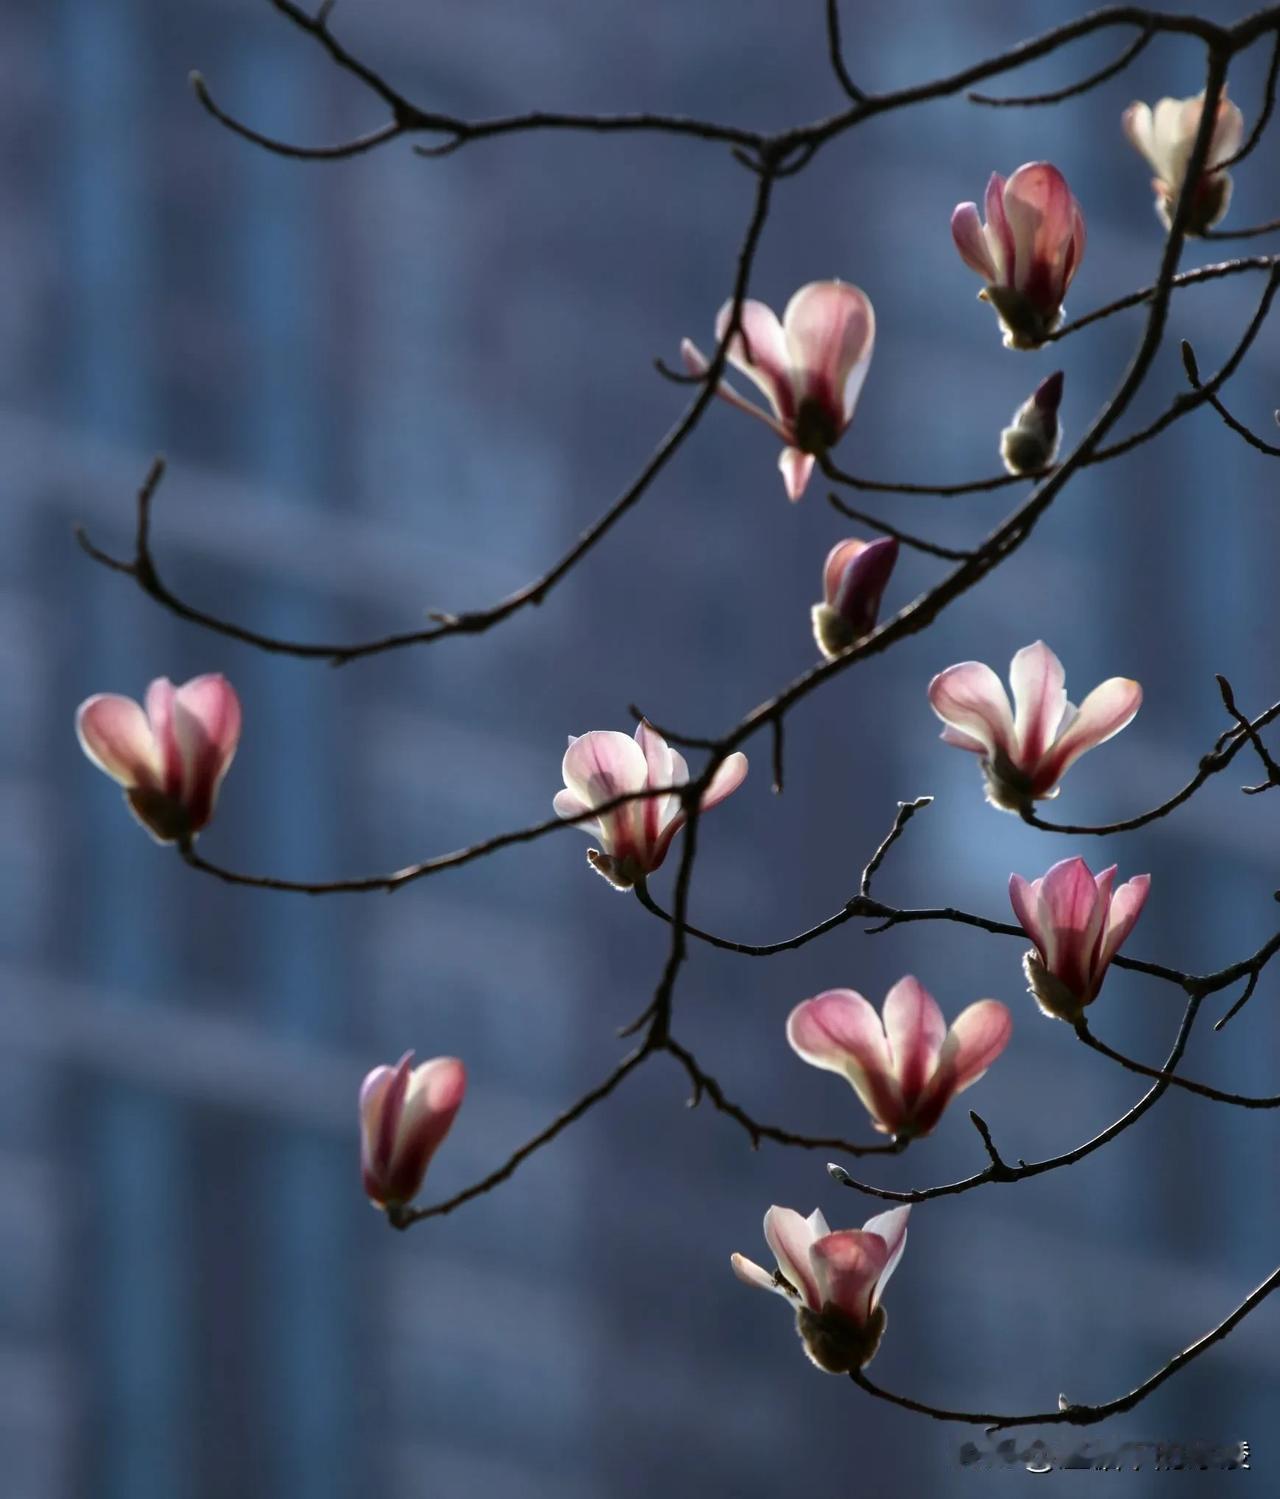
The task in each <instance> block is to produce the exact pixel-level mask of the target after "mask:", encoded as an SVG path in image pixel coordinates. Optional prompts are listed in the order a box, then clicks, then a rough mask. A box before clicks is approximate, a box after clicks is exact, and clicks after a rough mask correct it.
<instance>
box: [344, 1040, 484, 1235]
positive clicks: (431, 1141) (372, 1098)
mask: <svg viewBox="0 0 1280 1499" xmlns="http://www.w3.org/2000/svg"><path fill="white" fill-rule="evenodd" d="M466 1091H467V1070H466V1068H465V1067H464V1066H463V1065H462V1063H461V1062H460V1061H458V1059H457V1057H435V1058H433V1059H432V1060H431V1061H430V1062H423V1063H422V1064H421V1066H419V1067H415V1066H414V1065H413V1053H412V1052H411V1051H407V1052H405V1054H404V1056H402V1057H401V1058H400V1060H399V1062H398V1063H397V1064H396V1065H395V1066H394V1067H375V1068H374V1069H373V1071H372V1072H371V1073H370V1074H369V1075H368V1077H366V1078H365V1080H364V1083H363V1085H362V1086H361V1088H360V1171H361V1175H362V1177H363V1179H364V1189H365V1192H366V1193H367V1194H368V1196H369V1200H370V1201H371V1202H372V1203H373V1204H374V1206H375V1207H380V1208H390V1209H392V1210H393V1211H394V1210H395V1209H397V1208H402V1207H404V1206H405V1205H406V1204H407V1203H410V1202H412V1201H413V1199H414V1198H415V1197H416V1196H417V1195H418V1192H419V1191H420V1190H421V1187H422V1179H423V1177H424V1176H425V1175H426V1174H427V1167H428V1166H429V1165H430V1164H431V1157H432V1156H433V1155H435V1153H436V1151H437V1150H438V1149H439V1147H440V1144H441V1142H442V1141H443V1140H444V1137H445V1136H446V1135H447V1134H448V1133H449V1127H450V1125H452V1123H453V1118H454V1115H455V1114H456V1113H457V1112H458V1110H459V1109H460V1108H461V1107H462V1099H463V1095H464V1094H465V1093H466Z"/></svg>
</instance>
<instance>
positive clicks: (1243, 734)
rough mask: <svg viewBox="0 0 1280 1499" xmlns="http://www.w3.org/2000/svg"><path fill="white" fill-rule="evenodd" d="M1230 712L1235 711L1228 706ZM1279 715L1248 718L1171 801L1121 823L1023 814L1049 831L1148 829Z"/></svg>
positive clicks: (1279, 708) (1099, 833)
mask: <svg viewBox="0 0 1280 1499" xmlns="http://www.w3.org/2000/svg"><path fill="white" fill-rule="evenodd" d="M1217 680H1218V683H1219V685H1220V686H1221V685H1222V684H1223V683H1225V682H1226V678H1225V677H1221V676H1220V677H1218V679H1217ZM1226 690H1227V691H1229V690H1230V685H1229V684H1227V689H1226ZM1224 696H1225V694H1224ZM1228 711H1231V710H1230V709H1228ZM1278 715H1280V703H1273V704H1272V705H1271V707H1269V708H1268V709H1267V710H1266V711H1265V712H1264V713H1259V714H1258V716H1257V718H1255V719H1253V720H1252V721H1250V720H1247V719H1246V720H1245V721H1244V723H1245V728H1243V729H1240V728H1237V729H1234V730H1230V731H1229V733H1228V736H1227V738H1226V740H1225V742H1224V740H1223V739H1219V741H1218V746H1217V747H1216V748H1214V749H1213V750H1211V751H1210V752H1209V753H1208V754H1207V755H1205V756H1204V758H1203V759H1202V760H1201V761H1200V765H1199V768H1198V769H1197V770H1196V773H1195V775H1193V776H1192V777H1191V779H1190V780H1189V781H1188V782H1187V784H1186V785H1185V786H1183V787H1182V789H1181V790H1180V791H1175V792H1174V794H1173V795H1172V796H1171V797H1170V798H1169V799H1168V801H1163V802H1161V803H1160V805H1159V806H1158V807H1152V808H1150V810H1148V811H1146V812H1139V813H1138V815H1137V816H1136V817H1126V818H1124V819H1122V820H1121V821H1120V822H1104V823H1080V822H1046V821H1045V820H1044V819H1043V818H1041V817H1037V816H1036V814H1035V813H1034V812H1033V811H1031V810H1030V809H1027V810H1025V811H1024V812H1022V814H1021V816H1022V820H1023V822H1025V823H1027V824H1029V825H1030V826H1031V827H1033V828H1039V829H1040V830H1041V831H1042V832H1045V833H1070V834H1072V835H1073V836H1077V837H1093V838H1105V837H1108V836H1110V835H1111V834H1112V833H1131V832H1133V830H1134V829H1135V828H1144V827H1146V825H1147V824H1148V823H1149V822H1155V821H1156V820H1157V819H1158V818H1161V817H1167V816H1168V815H1169V813H1170V812H1172V811H1173V810H1174V809H1175V808H1177V807H1180V806H1181V805H1182V804H1183V802H1185V801H1188V800H1190V798H1191V797H1192V796H1194V795H1195V793H1196V792H1197V791H1199V789H1200V787H1201V786H1203V785H1204V783H1205V782H1206V781H1207V780H1209V778H1210V777H1211V776H1215V775H1217V774H1218V772H1219V771H1222V770H1225V769H1226V768H1227V766H1228V765H1230V764H1231V762H1232V760H1233V759H1235V757H1236V755H1237V754H1238V753H1239V752H1240V750H1241V749H1243V748H1244V746H1245V745H1246V744H1249V743H1251V741H1252V738H1253V737H1255V736H1256V734H1257V731H1258V730H1259V729H1261V728H1265V727H1266V725H1267V724H1269V723H1270V722H1271V721H1272V719H1274V718H1276V717H1277V716H1278ZM1250 730H1252V734H1250V732H1249V731H1250ZM1259 742H1261V741H1259Z"/></svg>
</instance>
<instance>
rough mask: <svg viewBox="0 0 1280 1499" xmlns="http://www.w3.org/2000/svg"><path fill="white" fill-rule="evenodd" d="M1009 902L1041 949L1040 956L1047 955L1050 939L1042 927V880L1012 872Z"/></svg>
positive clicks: (1024, 928) (1026, 930) (1025, 929)
mask: <svg viewBox="0 0 1280 1499" xmlns="http://www.w3.org/2000/svg"><path fill="white" fill-rule="evenodd" d="M1009 904H1010V905H1011V906H1012V907H1013V914H1014V915H1015V916H1016V917H1017V918H1018V922H1019V924H1020V925H1021V927H1022V930H1023V931H1024V932H1026V934H1027V936H1028V937H1030V938H1031V940H1032V942H1034V943H1035V945H1036V946H1037V947H1038V948H1039V949H1040V956H1041V957H1042V958H1043V957H1045V956H1046V954H1045V944H1046V943H1047V942H1048V941H1049V940H1050V939H1049V935H1048V934H1047V933H1045V932H1042V931H1041V929H1040V881H1039V880H1024V879H1023V878H1022V876H1021V875H1020V874H1011V875H1010V876H1009Z"/></svg>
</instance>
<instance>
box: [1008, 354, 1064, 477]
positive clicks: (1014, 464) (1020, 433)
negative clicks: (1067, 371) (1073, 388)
mask: <svg viewBox="0 0 1280 1499" xmlns="http://www.w3.org/2000/svg"><path fill="white" fill-rule="evenodd" d="M1062 378H1063V377H1062V371H1061V370H1058V371H1057V372H1056V373H1055V374H1052V375H1050V376H1049V377H1048V378H1047V379H1045V380H1042V381H1041V382H1040V384H1039V385H1037V386H1036V389H1035V393H1034V394H1033V395H1031V396H1029V397H1028V398H1027V400H1025V401H1024V402H1023V403H1022V405H1021V406H1019V407H1018V409H1017V411H1015V412H1014V414H1013V423H1012V425H1011V426H1008V427H1006V428H1005V429H1004V431H1003V432H1001V434H1000V457H1001V458H1002V459H1003V460H1004V466H1005V468H1006V469H1008V471H1009V472H1010V473H1011V474H1031V473H1035V472H1037V471H1038V470H1039V469H1042V468H1047V467H1048V466H1049V464H1051V463H1052V462H1053V460H1054V458H1055V457H1056V456H1057V453H1058V442H1059V440H1060V438H1061V436H1062V428H1061V427H1060V426H1059V425H1058V407H1059V406H1060V405H1061V403H1062Z"/></svg>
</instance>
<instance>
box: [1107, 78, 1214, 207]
mask: <svg viewBox="0 0 1280 1499" xmlns="http://www.w3.org/2000/svg"><path fill="white" fill-rule="evenodd" d="M1203 114H1204V93H1203V91H1201V92H1200V93H1198V94H1196V95H1195V96H1194V97H1193V98H1190V99H1161V100H1160V101H1159V102H1158V103H1157V104H1156V107H1155V109H1154V110H1153V109H1152V108H1151V106H1150V105H1149V104H1131V105H1130V106H1129V107H1128V109H1126V110H1125V112H1124V114H1123V115H1122V116H1121V117H1120V118H1121V124H1122V126H1123V128H1124V133H1125V135H1127V136H1128V138H1129V141H1130V144H1131V145H1133V146H1135V147H1136V148H1137V150H1139V151H1140V152H1141V153H1142V154H1143V156H1145V157H1146V158H1147V160H1148V162H1150V164H1151V167H1152V169H1153V170H1154V171H1155V174H1156V175H1155V177H1154V178H1153V179H1152V182H1151V186H1152V187H1153V188H1154V189H1155V195H1156V213H1157V214H1158V215H1159V216H1160V222H1161V223H1162V224H1163V225H1164V227H1165V228H1166V229H1168V228H1169V226H1170V223H1171V222H1172V217H1173V205H1174V204H1175V203H1176V202H1177V199H1178V194H1179V193H1180V192H1181V191H1182V183H1183V180H1184V179H1185V177H1186V175H1187V163H1188V161H1190V159H1191V150H1192V147H1193V146H1194V145H1195V139H1196V133H1197V132H1198V131H1199V129H1200V120H1201V118H1202V116H1203ZM1243 136H1244V116H1243V115H1242V114H1241V113H1240V110H1239V107H1238V106H1237V105H1236V104H1234V103H1233V102H1232V101H1231V100H1230V99H1228V98H1227V96H1226V90H1225V89H1224V90H1223V92H1222V96H1221V98H1220V99H1219V100H1218V110H1217V116H1216V118H1215V119H1214V122H1213V134H1212V135H1211V136H1210V137H1209V152H1208V155H1207V156H1206V157H1205V166H1204V170H1203V171H1202V172H1201V173H1200V180H1199V181H1198V182H1197V183H1196V189H1195V195H1194V197H1193V199H1192V203H1191V216H1190V218H1189V219H1188V220H1187V233H1188V234H1203V233H1204V232H1205V230H1206V229H1212V228H1213V226H1214V225H1215V224H1216V223H1218V222H1219V221H1220V220H1221V218H1222V217H1223V215H1224V214H1225V213H1226V211H1227V207H1228V205H1229V204H1230V202H1231V174H1230V173H1229V172H1224V171H1222V170H1221V169H1220V163H1222V162H1224V161H1229V160H1230V159H1231V157H1233V156H1234V155H1235V154H1236V152H1237V151H1238V150H1239V149H1240V141H1241V139H1242V138H1243Z"/></svg>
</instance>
